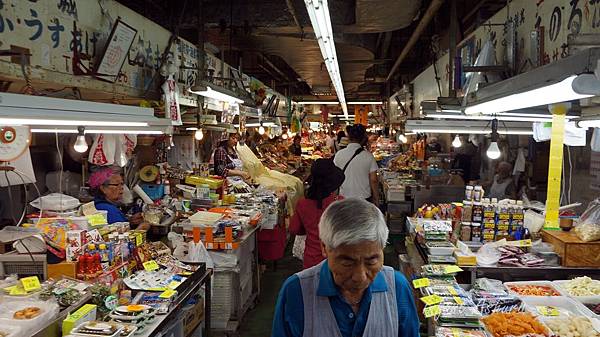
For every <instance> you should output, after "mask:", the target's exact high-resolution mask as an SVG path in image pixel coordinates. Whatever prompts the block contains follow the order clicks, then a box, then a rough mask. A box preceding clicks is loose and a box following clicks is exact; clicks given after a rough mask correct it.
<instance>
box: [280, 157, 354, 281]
mask: <svg viewBox="0 0 600 337" xmlns="http://www.w3.org/2000/svg"><path fill="white" fill-rule="evenodd" d="M308 181H309V187H308V189H307V190H306V197H304V198H302V199H300V200H298V203H297V204H296V209H295V212H294V215H293V216H292V220H291V221H290V233H292V234H294V235H306V243H305V248H304V258H303V263H304V269H307V268H310V267H312V266H315V265H317V264H319V262H321V261H323V260H324V259H325V257H323V253H322V251H321V240H319V220H320V219H321V215H322V214H323V212H324V211H325V209H326V208H327V207H328V206H329V205H330V204H331V203H333V202H334V201H336V200H341V199H342V198H343V197H341V196H339V195H337V193H336V191H337V190H338V188H340V186H341V185H342V183H343V182H344V173H343V172H342V170H340V169H339V168H338V167H337V166H335V165H334V164H333V162H332V161H331V160H330V159H317V160H316V161H315V162H314V163H313V165H312V167H311V170H310V177H309V179H308Z"/></svg>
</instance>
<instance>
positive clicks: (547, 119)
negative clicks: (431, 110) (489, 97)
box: [425, 113, 552, 122]
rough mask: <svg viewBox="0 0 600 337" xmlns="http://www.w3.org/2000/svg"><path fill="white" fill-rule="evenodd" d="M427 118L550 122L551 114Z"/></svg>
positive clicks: (450, 115) (430, 115)
mask: <svg viewBox="0 0 600 337" xmlns="http://www.w3.org/2000/svg"><path fill="white" fill-rule="evenodd" d="M425 117H427V118H440V119H459V120H478V121H491V120H492V119H494V118H495V119H497V120H499V121H508V122H552V116H550V115H546V117H544V118H541V117H524V116H505V115H504V114H502V115H498V116H494V115H459V114H443V113H442V114H427V115H425Z"/></svg>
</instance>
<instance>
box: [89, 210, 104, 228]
mask: <svg viewBox="0 0 600 337" xmlns="http://www.w3.org/2000/svg"><path fill="white" fill-rule="evenodd" d="M86 218H87V221H88V222H89V224H90V225H92V226H102V225H106V224H108V222H106V218H105V217H104V215H102V213H96V214H92V215H88V216H86Z"/></svg>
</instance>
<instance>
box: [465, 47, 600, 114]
mask: <svg viewBox="0 0 600 337" xmlns="http://www.w3.org/2000/svg"><path fill="white" fill-rule="evenodd" d="M599 60H600V48H599V47H594V48H588V49H585V50H582V51H580V52H578V53H576V54H574V55H571V56H568V57H565V58H563V59H560V60H558V61H556V62H553V63H551V64H548V65H545V66H542V67H538V68H535V69H533V70H531V71H528V72H526V73H523V74H520V75H517V76H514V77H511V78H509V79H506V80H504V81H500V82H497V83H494V84H491V85H488V86H486V87H483V88H481V89H479V90H477V91H476V92H475V93H474V96H475V98H474V100H473V101H470V102H468V103H467V104H466V108H465V113H467V114H479V113H482V114H494V113H503V112H505V111H512V110H517V109H523V108H528V107H535V106H544V105H548V104H553V103H560V102H567V101H573V100H579V99H582V98H588V97H592V96H596V95H598V94H600V81H599V80H598V79H597V78H596V76H595V75H594V74H593V73H594V72H595V71H596V69H597V67H598V61H599Z"/></svg>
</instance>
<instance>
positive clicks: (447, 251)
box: [425, 241, 456, 256]
mask: <svg viewBox="0 0 600 337" xmlns="http://www.w3.org/2000/svg"><path fill="white" fill-rule="evenodd" d="M440 245H443V246H440ZM425 246H426V247H427V249H428V250H429V254H431V255H437V256H440V255H443V256H447V255H452V254H454V250H455V249H456V247H454V246H453V245H452V244H451V243H449V242H444V241H442V242H435V243H433V242H427V243H426V244H425Z"/></svg>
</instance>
